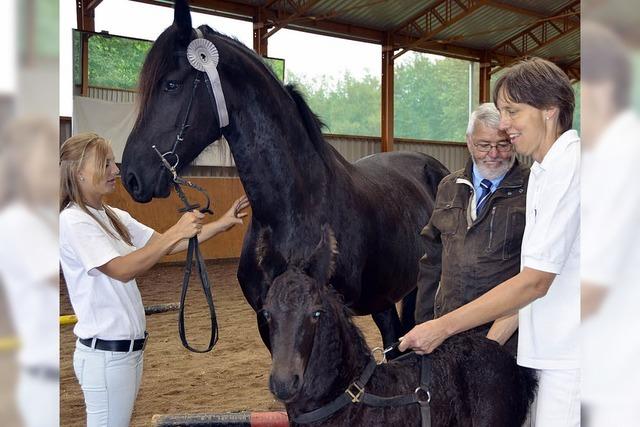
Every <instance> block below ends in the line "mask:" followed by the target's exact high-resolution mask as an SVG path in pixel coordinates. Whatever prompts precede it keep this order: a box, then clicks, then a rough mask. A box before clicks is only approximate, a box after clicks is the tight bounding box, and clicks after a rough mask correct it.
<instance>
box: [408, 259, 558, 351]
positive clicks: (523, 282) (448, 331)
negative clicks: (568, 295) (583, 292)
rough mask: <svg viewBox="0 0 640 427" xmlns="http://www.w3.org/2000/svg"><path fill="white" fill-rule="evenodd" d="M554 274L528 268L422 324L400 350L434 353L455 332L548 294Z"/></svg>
mask: <svg viewBox="0 0 640 427" xmlns="http://www.w3.org/2000/svg"><path fill="white" fill-rule="evenodd" d="M555 277H556V275H555V274H553V273H547V272H544V271H540V270H534V269H532V268H528V267H525V268H524V269H523V270H522V271H521V272H520V273H518V274H517V275H515V276H513V277H512V278H511V279H509V280H507V281H505V282H502V283H501V284H500V285H498V286H496V287H495V288H493V289H491V290H490V291H488V292H487V293H485V294H483V295H482V296H480V297H478V298H477V299H475V300H473V301H471V302H469V303H467V304H465V305H463V306H462V307H460V308H458V309H456V310H454V311H452V312H450V313H447V314H445V315H444V316H442V317H439V318H437V319H435V320H431V321H429V322H425V323H421V324H420V325H417V326H416V327H414V328H413V329H412V330H411V331H409V333H408V334H406V335H405V336H404V337H403V338H402V342H401V343H400V345H399V346H398V349H399V350H400V351H404V350H406V349H407V348H411V349H413V350H415V351H416V353H418V354H423V353H431V352H432V351H433V350H435V349H436V348H437V347H438V346H439V345H440V344H442V342H443V341H444V340H446V339H447V338H449V337H450V336H452V335H455V334H458V333H460V332H464V331H467V330H469V329H471V328H475V327H476V326H480V325H483V324H485V323H488V322H491V321H494V320H495V319H498V318H500V317H503V316H506V315H509V314H511V313H513V312H514V311H515V310H519V309H520V308H522V307H524V306H526V305H527V304H529V303H531V302H532V301H535V300H536V299H538V298H541V297H543V296H545V295H546V294H547V291H548V290H549V287H550V286H551V283H552V282H553V279H554V278H555Z"/></svg>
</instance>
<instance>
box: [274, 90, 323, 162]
mask: <svg viewBox="0 0 640 427" xmlns="http://www.w3.org/2000/svg"><path fill="white" fill-rule="evenodd" d="M284 89H285V91H286V92H287V93H288V94H289V96H290V97H291V99H293V102H295V104H296V108H297V109H298V113H299V114H300V118H301V119H302V122H303V124H304V128H305V130H306V131H307V135H309V139H310V140H311V143H312V144H313V146H314V147H315V149H316V151H317V153H318V154H319V155H320V158H322V161H323V162H324V163H325V165H327V166H330V165H331V161H330V157H329V153H330V152H329V150H327V145H328V143H327V141H325V139H324V137H323V136H322V129H323V128H326V127H327V125H326V124H325V123H324V122H323V121H322V120H321V119H320V117H318V115H317V114H316V113H314V112H313V111H311V108H309V104H307V101H305V99H304V96H303V95H302V93H301V92H300V90H299V89H298V87H297V86H296V85H295V84H293V83H290V84H287V85H285V86H284Z"/></svg>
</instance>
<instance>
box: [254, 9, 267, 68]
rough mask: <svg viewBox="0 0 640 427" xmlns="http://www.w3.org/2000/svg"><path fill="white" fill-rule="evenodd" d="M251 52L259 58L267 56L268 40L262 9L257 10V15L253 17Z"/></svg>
mask: <svg viewBox="0 0 640 427" xmlns="http://www.w3.org/2000/svg"><path fill="white" fill-rule="evenodd" d="M253 50H254V51H255V52H256V53H257V54H258V55H260V56H268V55H267V54H268V51H269V38H268V37H267V23H266V19H265V18H264V12H263V11H262V9H258V14H257V15H255V16H254V17H253Z"/></svg>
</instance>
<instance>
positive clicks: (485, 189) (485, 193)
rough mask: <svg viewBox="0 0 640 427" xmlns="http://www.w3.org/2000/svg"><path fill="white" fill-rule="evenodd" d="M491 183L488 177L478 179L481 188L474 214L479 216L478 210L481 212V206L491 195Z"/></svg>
mask: <svg viewBox="0 0 640 427" xmlns="http://www.w3.org/2000/svg"><path fill="white" fill-rule="evenodd" d="M492 186H493V184H492V183H491V181H489V180H488V179H483V180H482V181H480V187H481V188H482V192H481V193H480V198H479V199H478V204H477V205H476V215H478V216H480V212H482V207H483V206H484V203H485V202H486V201H487V199H488V198H489V195H491V187H492Z"/></svg>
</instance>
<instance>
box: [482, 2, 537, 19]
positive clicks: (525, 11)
mask: <svg viewBox="0 0 640 427" xmlns="http://www.w3.org/2000/svg"><path fill="white" fill-rule="evenodd" d="M487 6H491V7H494V8H496V9H502V10H507V11H509V12H514V13H517V14H520V15H524V16H530V17H532V18H537V19H544V18H548V16H547V15H545V14H544V13H541V12H536V11H535V10H531V9H525V8H524V7H519V6H514V5H512V4H508V3H505V2H503V1H498V0H490V1H488V2H487Z"/></svg>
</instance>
